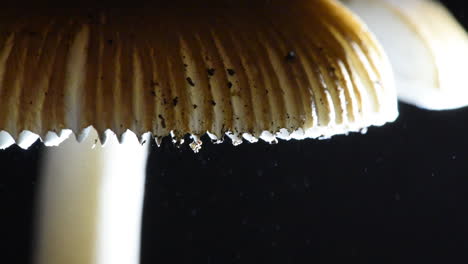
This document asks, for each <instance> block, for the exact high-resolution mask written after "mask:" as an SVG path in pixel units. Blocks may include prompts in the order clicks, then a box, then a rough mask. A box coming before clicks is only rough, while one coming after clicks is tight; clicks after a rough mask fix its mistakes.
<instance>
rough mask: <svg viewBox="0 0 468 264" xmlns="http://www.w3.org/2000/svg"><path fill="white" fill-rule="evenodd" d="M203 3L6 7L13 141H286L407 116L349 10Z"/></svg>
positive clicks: (2, 69) (3, 30)
mask: <svg viewBox="0 0 468 264" xmlns="http://www.w3.org/2000/svg"><path fill="white" fill-rule="evenodd" d="M166 2H167V1H166ZM169 2H170V1H169ZM191 2H192V3H193V1H176V3H177V4H168V5H166V6H158V5H154V6H146V7H145V8H105V9H104V8H75V9H64V8H43V9H41V10H40V11H38V10H37V9H36V10H25V9H2V10H1V11H0V12H1V13H2V15H1V16H0V113H1V115H0V131H2V130H3V132H1V133H0V141H2V138H3V142H7V141H8V140H10V143H11V140H18V139H20V134H21V133H22V132H23V131H30V132H32V133H35V134H37V135H39V136H40V137H41V138H42V139H43V140H44V139H45V138H47V137H46V135H47V133H49V134H50V131H53V132H59V131H61V130H63V129H70V130H71V131H72V132H74V133H75V134H76V135H79V134H80V133H81V132H82V131H83V130H85V129H86V128H88V127H89V126H93V127H94V128H96V130H97V131H98V133H99V134H101V135H105V131H112V132H113V133H116V134H117V136H121V135H122V134H123V133H124V132H125V131H127V130H131V131H133V132H134V133H135V134H136V135H137V136H139V137H140V136H141V135H142V134H144V133H146V132H151V133H152V134H153V135H154V136H155V137H164V136H167V135H169V134H171V135H172V136H174V137H176V138H182V137H183V136H184V135H186V134H191V135H193V137H194V138H195V139H196V138H198V137H199V136H201V135H203V134H205V133H208V135H210V137H212V138H213V139H222V138H223V136H224V135H225V134H227V135H228V136H230V137H231V138H232V139H233V141H234V143H239V142H241V140H242V138H245V139H247V140H249V141H256V140H257V139H258V138H263V139H265V140H267V141H275V140H276V137H278V138H282V139H290V138H297V139H301V138H317V137H329V136H332V135H335V134H342V133H347V132H350V131H359V130H361V129H363V128H366V127H368V126H371V125H382V124H384V123H386V122H389V121H393V120H394V119H395V118H396V117H397V115H398V111H397V100H396V94H395V89H394V86H393V83H392V78H393V77H392V73H391V70H390V66H389V63H388V60H387V58H386V56H385V55H384V53H383V51H382V49H381V47H380V45H379V44H378V43H377V42H376V40H375V38H374V37H373V36H372V34H371V33H369V31H368V30H367V28H366V27H365V25H364V24H363V23H361V22H360V21H359V19H358V18H356V17H355V16H354V15H352V14H351V13H350V12H349V11H347V9H345V8H344V7H343V6H342V5H341V4H339V3H337V2H336V1H332V0H316V1H306V0H297V1H287V2H285V1H278V0H273V1H256V2H255V4H247V1H230V0H224V1H215V2H216V3H218V4H216V5H213V3H215V2H210V1H207V2H205V1H203V2H202V3H197V4H190V3H191ZM199 2H201V1H199ZM251 2H254V1H251ZM184 3H185V4H186V5H184ZM2 133H3V136H2ZM8 134H9V135H11V136H12V137H11V138H8ZM103 137H104V136H103ZM52 138H55V139H56V138H57V136H55V137H54V136H52ZM7 139H8V140H7ZM1 144H2V142H0V145H1Z"/></svg>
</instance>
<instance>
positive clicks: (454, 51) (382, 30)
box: [343, 0, 468, 110]
mask: <svg viewBox="0 0 468 264" xmlns="http://www.w3.org/2000/svg"><path fill="white" fill-rule="evenodd" d="M343 2H344V3H346V5H347V6H348V7H349V8H350V9H351V10H352V11H354V12H355V13H356V14H358V15H359V16H360V17H361V18H362V19H363V20H364V22H365V23H366V24H367V25H368V26H369V28H370V29H371V31H372V32H373V33H375V34H376V36H377V38H378V40H379V41H380V43H381V44H382V46H383V47H384V49H385V52H386V53H387V54H388V55H389V58H390V61H391V63H392V66H393V71H394V74H395V83H396V87H397V89H398V96H399V98H400V99H401V100H402V101H404V102H407V103H410V104H414V105H416V106H418V107H421V108H425V109H432V110H444V109H453V108H459V107H463V106H466V105H468V89H466V87H465V86H466V85H465V75H466V73H465V71H466V68H467V61H468V37H467V34H466V32H465V30H464V29H463V28H462V26H461V25H459V24H458V22H457V21H456V20H455V18H453V16H452V15H451V14H450V13H449V11H448V10H447V9H445V7H443V6H442V5H441V4H440V3H438V2H437V1H432V0H347V1H343Z"/></svg>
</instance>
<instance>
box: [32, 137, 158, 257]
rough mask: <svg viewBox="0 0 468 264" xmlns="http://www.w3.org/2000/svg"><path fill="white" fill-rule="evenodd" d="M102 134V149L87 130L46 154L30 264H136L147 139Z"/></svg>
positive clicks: (50, 149) (48, 150)
mask: <svg viewBox="0 0 468 264" xmlns="http://www.w3.org/2000/svg"><path fill="white" fill-rule="evenodd" d="M107 135H108V137H107V141H106V143H105V144H104V146H101V144H100V143H99V142H98V140H97V139H98V135H97V133H96V131H95V130H94V129H92V131H91V133H90V134H89V135H88V136H87V138H86V139H85V140H84V141H83V142H81V143H78V142H77V141H76V140H75V138H74V137H70V138H69V139H68V140H66V141H65V142H64V143H62V144H61V145H60V146H59V147H56V148H48V149H47V150H46V158H45V161H44V167H43V170H42V172H43V177H42V182H41V191H40V197H39V198H40V199H39V203H40V204H39V206H38V211H37V212H38V217H39V221H38V227H37V230H38V231H37V239H36V256H35V260H36V263H38V264H63V263H67V264H75V263H76V264H83V263H87V264H88V263H94V264H104V263H113V264H118V263H125V264H136V263H139V254H140V253H139V250H140V234H141V217H142V205H143V194H144V185H145V169H146V160H147V155H148V144H149V143H148V142H149V140H146V142H144V143H143V144H141V143H140V142H139V141H138V139H137V137H136V136H135V135H134V134H133V133H132V132H127V133H125V134H124V136H123V141H122V144H119V142H118V140H117V138H116V136H115V135H112V134H111V133H108V134H107Z"/></svg>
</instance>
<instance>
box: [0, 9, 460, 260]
mask: <svg viewBox="0 0 468 264" xmlns="http://www.w3.org/2000/svg"><path fill="white" fill-rule="evenodd" d="M444 3H446V4H447V6H448V7H449V8H450V9H451V10H452V11H453V12H454V13H455V15H456V16H457V18H458V19H459V20H460V21H461V22H462V23H463V24H464V25H465V26H466V25H468V19H467V18H466V12H467V11H468V7H465V5H466V4H465V3H464V1H444ZM467 71H468V69H467ZM460 85H467V86H468V84H460ZM467 89H468V87H467ZM467 136H468V109H466V108H465V109H461V110H456V111H444V112H431V111H425V110H420V109H417V108H415V107H411V106H408V105H404V104H400V117H399V119H398V120H397V122H395V123H393V124H388V125H386V126H384V127H379V128H371V129H369V131H368V133H367V134H366V135H361V134H351V135H348V136H336V137H333V138H332V139H331V140H321V141H319V140H303V141H290V142H284V141H281V142H280V143H279V144H277V145H269V144H267V143H263V142H260V143H257V144H249V143H244V144H242V145H241V146H238V147H235V148H234V147H232V146H231V145H230V144H229V142H226V143H225V144H221V145H213V144H211V143H208V140H205V141H206V143H205V144H204V147H203V149H202V150H201V153H199V154H194V153H193V152H192V151H191V150H189V149H188V147H187V146H182V147H181V148H176V147H174V146H173V145H172V144H171V143H169V140H166V141H165V142H164V144H163V146H162V147H160V148H157V147H156V146H153V147H152V152H151V155H150V158H149V162H148V164H149V165H148V178H147V186H146V198H145V208H144V221H143V237H142V254H141V255H142V263H206V264H213V263H222V264H225V263H337V262H340V263H343V262H345V261H346V262H353V263H423V262H424V263H466V262H467V261H468V138H467ZM43 148H44V147H43V146H42V145H41V144H40V143H36V144H35V145H33V146H32V147H31V148H30V149H29V150H28V151H24V150H21V149H20V148H19V147H17V146H13V147H11V148H9V149H8V150H6V151H0V242H1V243H0V263H29V262H30V258H31V251H32V250H31V249H32V243H31V242H32V234H33V232H32V226H33V214H34V206H35V191H36V183H37V181H38V175H37V172H38V167H39V163H40V158H41V152H42V151H43Z"/></svg>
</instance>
